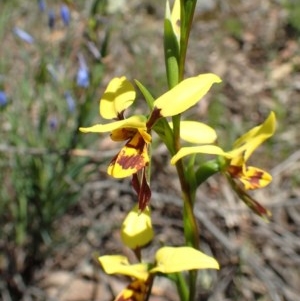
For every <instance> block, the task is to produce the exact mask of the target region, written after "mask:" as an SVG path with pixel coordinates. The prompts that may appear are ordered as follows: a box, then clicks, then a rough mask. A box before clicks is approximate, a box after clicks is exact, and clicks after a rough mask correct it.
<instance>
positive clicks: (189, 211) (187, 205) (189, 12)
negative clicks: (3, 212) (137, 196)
mask: <svg viewBox="0 0 300 301" xmlns="http://www.w3.org/2000/svg"><path fill="white" fill-rule="evenodd" d="M196 3H197V0H180V22H181V26H180V27H181V29H180V55H179V74H178V78H179V82H181V81H182V80H183V78H184V72H185V61H186V53H187V47H188V41H189V36H190V31H191V27H192V22H193V16H194V11H195V7H196ZM178 118H179V119H178V120H176V119H175V118H173V128H174V146H175V150H176V151H178V150H179V149H180V137H179V136H180V135H179V134H180V117H178ZM174 121H175V123H174ZM176 122H178V124H176ZM176 169H177V173H178V176H179V180H180V185H181V190H182V198H183V202H184V216H183V218H184V235H185V240H186V244H187V245H190V246H192V247H194V248H196V249H198V248H199V233H198V227H197V222H196V219H195V215H194V212H193V207H194V193H193V189H191V187H190V185H189V182H188V175H187V174H186V173H185V170H184V166H183V162H182V160H179V161H178V162H177V163H176ZM196 282H197V273H196V271H190V272H189V301H193V300H195V297H196Z"/></svg>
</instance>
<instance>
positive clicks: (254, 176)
mask: <svg viewBox="0 0 300 301" xmlns="http://www.w3.org/2000/svg"><path fill="white" fill-rule="evenodd" d="M227 171H228V173H229V174H230V175H231V177H233V178H236V179H238V180H240V181H241V182H242V184H243V185H244V189H245V190H254V189H258V188H262V187H265V186H267V185H268V184H269V183H270V182H271V181H272V176H271V175H270V174H269V173H267V172H266V171H264V170H262V169H260V168H257V167H253V166H246V165H243V166H233V165H231V166H229V167H228V170H227Z"/></svg>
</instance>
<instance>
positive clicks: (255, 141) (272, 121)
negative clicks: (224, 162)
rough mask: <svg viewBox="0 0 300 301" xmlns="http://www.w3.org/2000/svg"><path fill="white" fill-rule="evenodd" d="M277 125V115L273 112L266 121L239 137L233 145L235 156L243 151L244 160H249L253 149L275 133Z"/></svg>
mask: <svg viewBox="0 0 300 301" xmlns="http://www.w3.org/2000/svg"><path fill="white" fill-rule="evenodd" d="M275 126H276V117H275V114H274V112H271V113H270V115H269V116H268V118H267V119H266V120H265V122H264V123H262V124H261V125H259V126H256V127H254V128H253V129H251V130H250V131H248V132H247V133H246V134H244V135H242V136H241V137H240V138H239V139H237V140H236V141H235V143H234V146H233V147H234V149H233V151H232V152H230V153H231V154H232V155H233V156H234V157H235V156H238V155H241V154H242V153H243V156H244V160H245V161H247V160H248V158H249V157H250V156H251V154H252V153H253V151H254V150H255V149H256V148H258V147H259V146H260V145H261V144H262V143H263V142H264V141H265V140H266V139H268V138H269V137H271V136H272V135H273V134H274V132H275Z"/></svg>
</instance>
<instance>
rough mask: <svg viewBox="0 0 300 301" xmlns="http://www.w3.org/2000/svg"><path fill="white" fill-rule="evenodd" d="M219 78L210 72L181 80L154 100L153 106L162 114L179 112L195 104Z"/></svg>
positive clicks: (169, 114)
mask: <svg viewBox="0 0 300 301" xmlns="http://www.w3.org/2000/svg"><path fill="white" fill-rule="evenodd" d="M220 82H221V79H220V78H219V77H218V76H217V75H215V74H212V73H207V74H200V75H198V76H195V77H190V78H188V79H185V80H183V81H182V82H180V83H179V84H178V85H177V86H175V87H174V88H173V89H171V90H169V91H168V92H166V93H165V94H163V95H162V96H160V97H159V98H157V99H156V100H155V101H154V107H156V108H157V109H159V110H160V114H161V115H162V116H165V117H168V116H174V115H177V114H180V113H182V112H184V111H186V110H187V109H189V108H190V107H192V106H193V105H195V104H196V103H197V102H198V101H199V100H200V99H201V98H202V97H203V96H204V95H205V94H206V93H207V92H208V91H209V89H210V88H211V86H212V85H213V84H214V83H220Z"/></svg>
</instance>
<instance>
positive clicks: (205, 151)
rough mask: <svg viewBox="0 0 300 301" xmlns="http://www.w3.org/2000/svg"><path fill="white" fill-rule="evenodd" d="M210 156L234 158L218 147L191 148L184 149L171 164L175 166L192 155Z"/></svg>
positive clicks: (202, 146) (201, 146) (174, 157)
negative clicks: (180, 160)
mask: <svg viewBox="0 0 300 301" xmlns="http://www.w3.org/2000/svg"><path fill="white" fill-rule="evenodd" d="M198 153H201V154H209V155H219V156H224V157H226V158H228V159H230V158H232V156H231V155H230V154H228V153H226V152H224V151H223V150H222V149H221V148H220V147H218V146H216V145H200V146H190V147H182V148H181V149H180V150H179V151H178V153H177V154H176V155H175V156H173V157H172V159H171V164H175V163H176V162H177V161H178V160H179V159H181V158H183V157H185V156H188V155H191V154H198Z"/></svg>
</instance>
